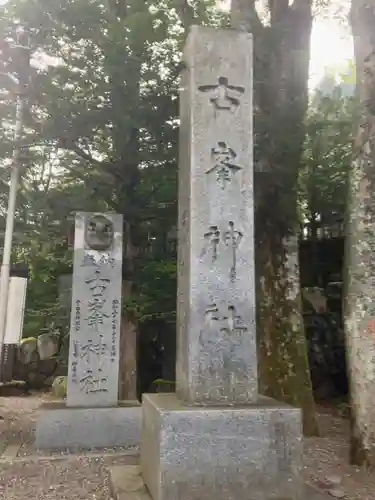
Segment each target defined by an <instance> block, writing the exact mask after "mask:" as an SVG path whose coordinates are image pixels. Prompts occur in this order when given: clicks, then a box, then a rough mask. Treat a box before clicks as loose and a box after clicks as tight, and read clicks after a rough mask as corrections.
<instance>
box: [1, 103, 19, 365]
mask: <svg viewBox="0 0 375 500" xmlns="http://www.w3.org/2000/svg"><path fill="white" fill-rule="evenodd" d="M23 110H24V97H23V96H22V95H18V96H17V110H16V126H15V131H14V144H15V146H14V153H13V163H12V171H11V177H10V188H9V200H8V212H7V218H6V225H5V237H4V252H3V261H2V264H1V268H0V371H1V374H2V367H3V345H4V335H5V324H6V314H7V305H8V290H9V270H10V257H11V253H12V240H13V228H14V214H15V210H16V199H17V189H18V179H19V169H20V165H19V155H20V147H19V142H20V138H21V136H22V128H23Z"/></svg>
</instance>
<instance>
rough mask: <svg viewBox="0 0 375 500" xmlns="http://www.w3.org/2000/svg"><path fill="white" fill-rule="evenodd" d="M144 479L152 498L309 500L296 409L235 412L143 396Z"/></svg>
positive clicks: (265, 402) (268, 405)
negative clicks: (303, 490) (302, 472)
mask: <svg viewBox="0 0 375 500" xmlns="http://www.w3.org/2000/svg"><path fill="white" fill-rule="evenodd" d="M142 420H143V424H142V441H141V468H142V476H143V479H144V481H145V484H146V485H147V488H148V489H149V491H150V493H151V496H152V498H153V500H213V499H214V500H304V498H303V495H302V479H301V475H300V472H301V468H302V424H301V412H300V410H299V409H297V408H293V407H291V406H288V405H285V404H283V403H279V402H277V401H275V400H272V399H270V398H265V397H260V398H259V400H258V403H257V404H253V405H250V406H244V407H238V406H234V407H232V408H228V407H192V406H184V405H183V404H182V403H181V402H180V401H179V400H178V399H177V397H176V395H175V394H146V395H143V419H142Z"/></svg>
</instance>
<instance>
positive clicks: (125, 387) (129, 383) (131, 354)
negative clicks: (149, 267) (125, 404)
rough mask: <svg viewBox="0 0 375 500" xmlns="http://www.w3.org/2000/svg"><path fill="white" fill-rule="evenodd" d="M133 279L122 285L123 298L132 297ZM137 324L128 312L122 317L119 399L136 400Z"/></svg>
mask: <svg viewBox="0 0 375 500" xmlns="http://www.w3.org/2000/svg"><path fill="white" fill-rule="evenodd" d="M131 290H132V281H125V282H124V283H123V286H122V297H123V300H127V299H128V298H129V297H130V294H131ZM137 332H138V330H137V325H136V324H135V321H134V319H133V318H132V316H131V315H130V314H128V313H126V312H125V313H123V316H122V318H121V336H120V369H119V399H120V400H127V401H135V400H136V399H137V398H138V394H137V338H138V333H137Z"/></svg>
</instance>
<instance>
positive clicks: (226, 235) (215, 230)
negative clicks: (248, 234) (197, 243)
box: [201, 221, 243, 282]
mask: <svg viewBox="0 0 375 500" xmlns="http://www.w3.org/2000/svg"><path fill="white" fill-rule="evenodd" d="M242 238H243V233H242V232H241V231H239V230H238V229H236V228H235V224H234V222H233V221H229V223H228V229H227V230H225V231H220V229H219V227H218V226H210V227H209V229H208V231H207V232H206V233H205V234H204V240H205V243H204V246H203V250H202V253H201V258H202V257H204V256H205V255H206V254H207V253H209V254H210V255H211V260H212V262H213V263H214V262H215V261H216V260H217V259H218V253H219V245H220V242H222V243H224V244H225V246H227V247H229V248H230V249H231V253H232V265H231V267H230V270H229V279H230V281H232V282H234V281H235V279H236V266H237V250H238V247H239V245H240V243H241V240H242Z"/></svg>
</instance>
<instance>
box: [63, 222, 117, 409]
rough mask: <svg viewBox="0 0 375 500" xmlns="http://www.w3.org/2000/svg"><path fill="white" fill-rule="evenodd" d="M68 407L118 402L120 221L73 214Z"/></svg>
mask: <svg viewBox="0 0 375 500" xmlns="http://www.w3.org/2000/svg"><path fill="white" fill-rule="evenodd" d="M73 269H74V271H73V291H72V310H71V320H70V345H69V371H68V394H67V405H68V406H88V407H90V406H91V407H92V406H94V407H95V406H115V405H117V400H118V371H119V370H118V368H119V341H120V323H121V284H122V274H121V269H122V216H121V215H119V214H113V215H105V214H90V213H79V214H77V216H76V227H75V237H74V268H73Z"/></svg>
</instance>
